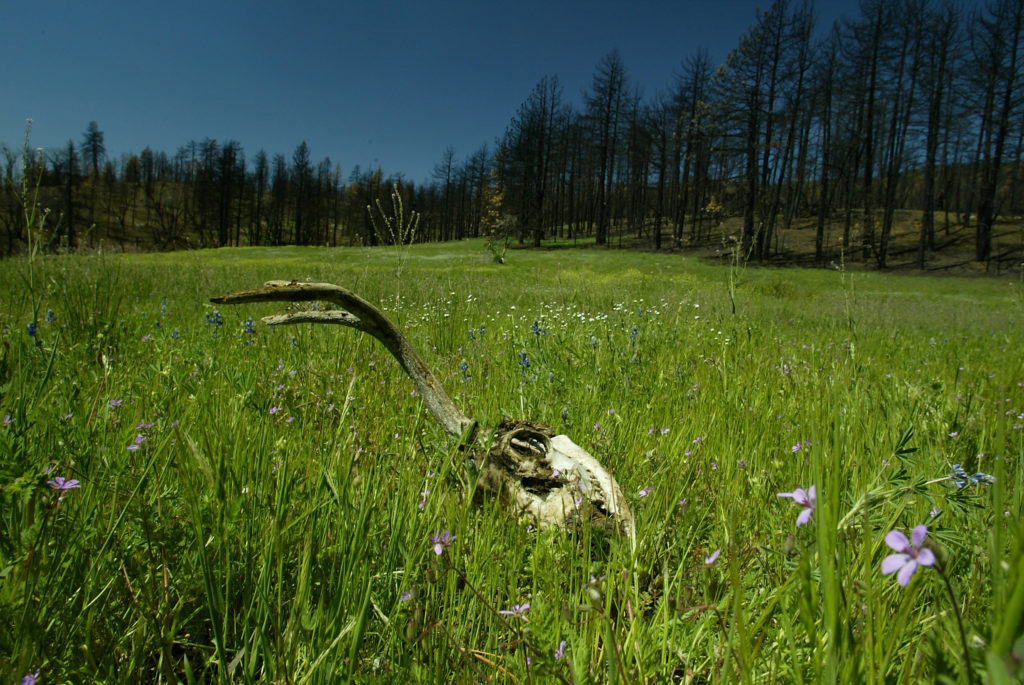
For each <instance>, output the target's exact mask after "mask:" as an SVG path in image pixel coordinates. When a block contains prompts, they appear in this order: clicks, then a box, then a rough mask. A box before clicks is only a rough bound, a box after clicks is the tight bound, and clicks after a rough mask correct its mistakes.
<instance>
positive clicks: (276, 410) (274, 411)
mask: <svg viewBox="0 0 1024 685" xmlns="http://www.w3.org/2000/svg"><path fill="white" fill-rule="evenodd" d="M279 411H281V407H271V408H270V413H271V415H273V414H276V413H277V412H279Z"/></svg>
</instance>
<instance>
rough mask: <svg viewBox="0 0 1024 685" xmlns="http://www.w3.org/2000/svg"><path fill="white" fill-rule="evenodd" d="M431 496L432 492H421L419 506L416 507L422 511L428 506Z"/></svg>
mask: <svg viewBox="0 0 1024 685" xmlns="http://www.w3.org/2000/svg"><path fill="white" fill-rule="evenodd" d="M429 494H430V490H423V491H421V492H420V501H419V504H417V505H416V508H417V509H422V508H423V507H425V506H427V495H429Z"/></svg>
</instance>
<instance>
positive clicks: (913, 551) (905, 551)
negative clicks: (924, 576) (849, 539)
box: [882, 523, 935, 587]
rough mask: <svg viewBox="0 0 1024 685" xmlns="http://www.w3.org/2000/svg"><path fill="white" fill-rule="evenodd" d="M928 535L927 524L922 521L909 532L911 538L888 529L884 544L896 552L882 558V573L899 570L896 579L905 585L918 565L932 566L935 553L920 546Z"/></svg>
mask: <svg viewBox="0 0 1024 685" xmlns="http://www.w3.org/2000/svg"><path fill="white" fill-rule="evenodd" d="M927 535H928V526H926V525H924V524H923V523H922V524H921V525H919V526H916V527H915V528H914V530H912V531H911V532H910V537H911V540H913V542H911V540H907V536H906V535H904V534H903V533H902V532H901V531H898V530H890V531H889V532H888V533H887V534H886V536H885V544H887V545H889V547H890V548H891V549H892V550H894V551H895V552H896V554H890V555H889V556H887V557H886V558H885V559H882V575H884V576H887V575H889V574H890V573H894V572H896V571H899V573H897V574H896V580H898V581H899V583H900V585H902V586H904V587H906V586H907V583H909V582H910V578H911V577H912V576H913V575H914V572H915V571H916V570H917V567H918V566H932V565H933V564H935V553H934V552H932V551H931V550H930V549H928V548H927V547H922V546H921V545H922V544H924V539H925V537H926V536H927Z"/></svg>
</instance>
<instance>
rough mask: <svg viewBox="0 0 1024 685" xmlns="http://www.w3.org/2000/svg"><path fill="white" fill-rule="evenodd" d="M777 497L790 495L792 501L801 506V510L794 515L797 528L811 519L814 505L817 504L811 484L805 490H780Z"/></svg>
mask: <svg viewBox="0 0 1024 685" xmlns="http://www.w3.org/2000/svg"><path fill="white" fill-rule="evenodd" d="M779 497H790V498H792V499H793V501H794V502H796V503H797V504H799V505H800V506H801V507H803V511H801V512H800V515H799V516H797V517H796V525H797V528H799V527H800V526H802V525H804V524H805V523H807V522H808V521H810V520H811V514H813V513H814V507H815V506H817V500H816V498H815V491H814V486H813V485H812V486H811V487H810V488H808V489H807V490H804V489H803V488H797V489H796V490H794V491H793V492H780V493H779Z"/></svg>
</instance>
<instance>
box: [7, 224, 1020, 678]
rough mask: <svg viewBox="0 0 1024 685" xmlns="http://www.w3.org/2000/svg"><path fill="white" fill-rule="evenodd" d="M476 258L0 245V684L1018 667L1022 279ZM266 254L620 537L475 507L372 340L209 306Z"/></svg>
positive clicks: (256, 271)
mask: <svg viewBox="0 0 1024 685" xmlns="http://www.w3.org/2000/svg"><path fill="white" fill-rule="evenodd" d="M506 261H507V264H505V265H498V264H495V263H493V262H492V261H490V259H489V255H488V253H487V251H486V249H485V246H484V243H483V242H476V241H469V242H463V243H457V244H441V245H423V246H415V247H412V248H377V249H362V248H358V249H357V248H351V249H330V250H328V249H314V248H243V249H225V250H216V251H197V252H186V253H172V254H144V255H118V256H106V257H104V256H59V257H49V256H46V257H44V256H36V257H34V258H32V259H28V258H26V259H21V260H12V261H6V262H2V263H0V327H2V340H0V343H2V347H0V355H2V358H0V417H2V421H3V424H2V426H0V681H2V682H19V681H20V679H21V678H22V677H24V676H26V675H29V674H33V675H34V674H36V673H38V680H37V682H38V683H58V682H76V683H77V682H106V683H122V682H123V683H138V682H164V683H174V682H179V681H182V682H218V683H236V682H238V683H249V682H275V683H333V682H344V681H345V680H350V681H352V682H512V683H527V682H533V683H543V682H563V683H591V682H611V683H643V682H648V683H663V682H688V683H710V682H730V683H731V682H752V683H753V682H757V683H762V682H779V683H801V682H843V683H850V682H864V683H882V682H885V683H888V682H919V681H922V680H927V681H932V680H935V681H939V682H942V681H946V682H969V681H971V680H974V681H976V682H982V681H987V682H994V683H1001V682H1011V681H1013V680H1014V679H1016V678H1019V677H1020V676H1021V671H1020V667H1021V660H1022V659H1024V639H1021V634H1022V630H1024V622H1022V619H1024V568H1022V566H1024V557H1022V544H1024V525H1022V513H1024V511H1022V506H1021V488H1020V484H1021V483H1022V482H1024V472H1022V471H1024V437H1022V436H1024V352H1022V350H1024V289H1022V286H1021V284H1020V283H1017V282H1014V281H1006V280H988V279H971V280H967V279H952V278H948V279H932V278H926V277H895V276H891V275H886V274H879V273H850V272H841V271H837V270H831V271H824V270H817V271H814V270H795V269H752V268H736V267H729V266H713V265H708V264H703V263H700V262H698V261H695V260H691V259H685V258H682V257H680V256H678V255H665V254H644V253H635V252H619V251H608V250H593V249H580V250H569V249H563V250H547V251H521V250H511V251H509V253H508V254H506ZM271 279H298V280H301V281H304V280H313V281H326V282H331V283H336V284H339V285H343V286H345V287H347V288H349V289H350V290H353V291H354V292H356V293H358V294H360V295H362V296H363V297H364V298H366V299H368V300H369V301H371V302H374V303H377V304H379V305H381V307H382V309H384V311H385V313H386V314H387V315H388V316H390V317H392V318H393V320H395V321H396V322H398V323H399V325H400V326H401V327H402V328H403V329H404V331H405V333H406V335H407V336H408V338H409V339H410V341H411V342H412V344H413V346H414V347H415V348H416V349H417V350H418V351H419V352H420V354H421V355H422V356H423V358H424V359H425V360H426V362H427V364H428V366H430V368H431V369H432V370H433V371H434V373H435V374H436V375H437V376H438V378H439V379H440V380H441V382H442V383H443V384H444V385H445V387H446V388H447V390H448V391H449V393H450V394H451V395H452V397H453V398H454V399H455V401H456V403H457V404H459V406H460V407H462V408H463V410H464V411H465V412H466V413H468V414H470V415H471V416H473V417H475V418H477V419H478V420H479V421H480V422H481V424H482V425H483V426H496V425H497V424H498V422H499V421H500V420H501V419H502V417H506V416H507V417H512V418H518V419H529V420H534V421H542V422H545V423H548V424H551V425H552V426H553V427H554V428H555V429H556V430H557V431H558V432H559V433H565V434H566V435H568V436H569V437H571V438H572V439H573V440H574V441H575V442H576V443H578V444H579V445H580V446H581V447H583V448H585V449H586V450H588V451H589V452H591V454H593V455H594V456H595V457H596V458H597V459H598V460H599V461H600V462H601V463H602V464H604V465H605V466H606V467H609V468H610V469H611V470H612V471H613V472H614V474H615V476H616V478H617V479H618V481H619V483H620V485H621V486H622V488H623V491H624V492H625V493H626V495H627V498H628V499H629V504H630V506H631V507H632V509H633V513H634V515H635V517H636V521H637V536H636V546H635V548H634V547H633V546H632V545H631V544H630V542H629V540H627V539H617V538H611V537H608V536H607V535H605V534H604V533H601V532H599V531H594V530H589V529H586V528H581V529H577V530H574V531H571V532H563V531H555V530H537V529H535V528H534V527H533V526H531V525H530V524H529V522H527V521H520V520H517V519H513V518H510V517H509V516H508V515H507V514H506V513H505V512H504V511H502V509H501V508H500V507H499V506H498V505H497V502H496V501H495V500H493V499H487V498H484V499H483V500H482V501H481V500H480V498H475V497H474V496H473V490H474V477H475V474H474V472H473V470H472V469H470V468H468V467H467V464H466V460H465V457H464V454H463V453H462V452H461V451H460V450H459V449H458V445H456V444H454V442H453V441H452V440H451V439H450V438H449V437H448V436H447V435H446V434H445V433H444V432H443V431H442V429H441V428H440V427H439V426H437V425H436V424H434V423H433V421H432V419H431V418H430V416H429V415H428V414H427V413H426V412H425V409H424V407H423V406H422V402H421V400H420V398H418V397H416V396H415V393H414V392H412V384H411V382H410V381H409V380H408V379H407V378H406V377H404V375H403V374H402V371H401V369H400V367H399V366H398V364H397V363H396V362H395V361H394V360H393V359H392V358H391V357H390V356H389V355H388V354H387V352H386V350H385V349H384V348H383V346H381V345H380V344H379V343H378V342H376V341H375V340H373V339H372V338H370V337H369V336H367V335H365V334H362V333H359V332H357V331H353V330H350V329H346V328H343V327H338V326H335V327H320V328H317V327H312V326H292V327H276V328H271V327H267V326H265V325H263V324H262V323H260V322H259V319H260V317H261V316H263V315H266V314H270V313H273V312H275V311H278V307H277V306H276V305H274V304H266V305H252V306H245V307H220V308H219V309H218V308H215V307H214V306H213V305H211V304H209V302H208V299H209V298H210V297H211V296H216V295H222V294H225V293H227V292H229V291H235V290H242V289H248V288H253V287H258V286H259V285H261V284H262V283H263V282H264V281H265V280H271ZM955 465H959V466H958V467H957V468H954V466H955ZM958 469H959V470H958ZM992 478H994V482H993V481H992ZM74 481H77V482H74ZM811 486H814V488H815V491H814V498H813V501H811V499H810V497H809V493H808V492H807V491H808V490H809V489H810V487H811ZM797 488H800V489H801V491H802V494H801V492H799V491H797V490H796V489H797ZM779 493H790V494H793V493H795V495H794V496H792V497H788V498H787V497H779ZM807 514H809V518H808V516H807ZM798 516H800V517H801V521H804V520H806V523H804V524H803V525H799V526H798V525H797V522H798ZM922 524H923V525H925V526H927V535H926V537H924V539H923V541H922V538H921V535H922V532H923V531H922V529H920V528H917V530H916V531H915V533H914V534H912V533H911V531H912V530H914V529H915V528H916V527H918V526H921V525H922ZM893 530H896V531H901V532H902V533H903V534H904V535H905V536H906V537H907V538H911V540H910V542H909V544H908V543H907V540H906V539H901V538H900V537H899V535H894V534H890V532H891V531H893ZM445 533H447V535H444V534H445ZM432 538H434V540H433V541H432ZM442 540H443V543H442V542H439V541H442ZM887 540H888V541H889V542H890V543H893V544H887ZM435 543H437V544H436V547H437V549H436V550H435ZM894 545H895V548H899V549H895V548H894ZM436 551H440V552H441V554H437V553H436ZM900 552H902V553H903V554H905V556H903V557H899V558H896V559H890V560H889V561H886V562H885V564H884V565H885V567H886V570H889V571H891V573H889V574H885V575H883V573H882V567H883V560H885V559H886V558H887V557H888V556H890V555H894V554H897V553H900ZM915 565H916V570H915V568H914V566H915ZM897 569H898V570H897ZM910 571H915V572H914V573H913V575H912V576H910V575H908V574H909V572H910ZM901 581H907V582H906V585H903V584H902V582H901ZM527 605H528V607H527Z"/></svg>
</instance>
